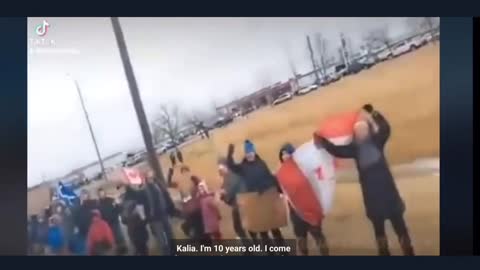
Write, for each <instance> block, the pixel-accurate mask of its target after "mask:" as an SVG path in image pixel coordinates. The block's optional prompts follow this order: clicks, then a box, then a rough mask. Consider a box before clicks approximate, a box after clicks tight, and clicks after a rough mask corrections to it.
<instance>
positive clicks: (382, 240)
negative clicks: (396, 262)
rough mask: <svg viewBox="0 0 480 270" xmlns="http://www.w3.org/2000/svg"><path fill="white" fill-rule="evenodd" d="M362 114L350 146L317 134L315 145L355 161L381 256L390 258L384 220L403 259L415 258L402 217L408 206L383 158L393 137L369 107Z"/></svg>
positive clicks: (371, 107) (385, 122)
mask: <svg viewBox="0 0 480 270" xmlns="http://www.w3.org/2000/svg"><path fill="white" fill-rule="evenodd" d="M362 114H363V115H362V117H359V119H358V120H357V121H356V122H355V123H354V128H353V139H352V140H351V142H350V143H348V144H345V145H337V144H334V143H332V142H331V141H330V140H329V139H327V138H324V137H323V136H322V134H318V132H316V133H315V134H314V140H315V144H316V145H317V146H318V147H320V148H324V149H325V150H326V151H328V153H330V154H332V155H333V156H335V157H338V158H353V159H354V160H355V163H356V167H357V170H358V173H359V178H360V186H361V190H362V194H363V201H364V204H365V209H366V214H367V217H368V218H369V219H370V221H371V222H372V225H373V229H374V232H375V237H376V240H377V246H378V252H379V255H383V256H388V255H390V251H389V248H388V241H387V237H386V233H385V220H390V221H391V223H392V226H393V229H394V230H395V233H396V234H397V236H398V239H399V242H400V246H401V248H402V251H403V253H404V255H410V256H412V255H414V250H413V247H412V244H411V239H410V236H409V233H408V229H407V225H406V222H405V219H404V217H403V213H404V212H405V204H404V202H403V200H402V198H401V197H400V193H399V192H398V189H397V186H396V185H395V181H394V179H393V176H392V173H391V172H390V169H389V166H388V162H387V160H386V158H385V154H384V148H385V144H386V143H387V141H388V139H389V137H390V133H391V128H390V124H389V123H388V121H387V120H386V119H385V117H384V116H383V115H382V114H381V113H380V112H378V111H376V110H374V109H373V106H372V105H370V104H367V105H364V106H363V112H362Z"/></svg>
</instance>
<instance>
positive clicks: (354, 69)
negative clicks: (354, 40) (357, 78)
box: [345, 62, 369, 75]
mask: <svg viewBox="0 0 480 270" xmlns="http://www.w3.org/2000/svg"><path fill="white" fill-rule="evenodd" d="M367 68H369V66H368V65H366V64H362V63H360V62H353V63H351V64H350V65H349V66H348V69H347V71H346V73H345V75H352V74H357V73H359V72H360V71H362V70H364V69H367Z"/></svg>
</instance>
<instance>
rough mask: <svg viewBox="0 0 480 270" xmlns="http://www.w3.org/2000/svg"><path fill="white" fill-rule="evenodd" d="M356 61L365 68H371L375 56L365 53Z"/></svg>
mask: <svg viewBox="0 0 480 270" xmlns="http://www.w3.org/2000/svg"><path fill="white" fill-rule="evenodd" d="M357 62H358V63H360V64H362V65H364V66H365V68H367V69H368V68H371V67H372V66H374V65H375V64H376V61H375V57H373V56H369V55H365V56H363V57H361V58H360V59H358V60H357Z"/></svg>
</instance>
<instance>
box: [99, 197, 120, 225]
mask: <svg viewBox="0 0 480 270" xmlns="http://www.w3.org/2000/svg"><path fill="white" fill-rule="evenodd" d="M98 210H100V213H101V214H102V217H103V219H104V220H105V221H106V222H108V224H109V225H110V226H111V227H113V226H116V225H118V223H119V219H118V218H119V216H120V206H118V205H117V204H116V203H115V200H114V199H113V198H110V197H106V198H103V199H99V200H98Z"/></svg>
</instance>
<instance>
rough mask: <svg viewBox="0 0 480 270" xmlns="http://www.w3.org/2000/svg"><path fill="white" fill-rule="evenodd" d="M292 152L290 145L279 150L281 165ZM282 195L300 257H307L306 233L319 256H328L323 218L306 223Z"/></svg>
mask: <svg viewBox="0 0 480 270" xmlns="http://www.w3.org/2000/svg"><path fill="white" fill-rule="evenodd" d="M294 152H295V147H294V146H293V145H292V144H290V143H286V144H284V145H283V146H282V148H281V149H280V153H279V159H280V162H281V163H282V164H283V163H284V162H288V161H290V160H291V159H292V158H293V154H294ZM289 180H291V179H289ZM282 191H283V190H282ZM304 191H305V190H304ZM300 192H302V191H300ZM307 192H308V191H307ZM284 195H286V197H287V200H288V209H289V212H290V221H291V223H292V226H293V232H294V233H295V237H296V238H297V244H298V247H299V250H300V253H301V255H303V256H307V255H308V245H307V234H308V233H310V234H311V235H312V237H313V238H314V240H315V243H316V244H317V246H318V248H319V250H320V254H321V255H324V256H327V255H329V250H328V244H327V239H326V238H325V235H324V234H323V231H322V220H323V218H322V217H321V216H319V218H318V219H317V220H316V222H312V223H308V222H307V221H305V220H304V219H303V218H302V214H301V212H297V211H298V210H296V209H295V206H294V205H293V204H292V199H291V198H290V197H288V194H285V192H284Z"/></svg>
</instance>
